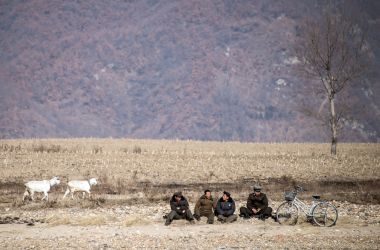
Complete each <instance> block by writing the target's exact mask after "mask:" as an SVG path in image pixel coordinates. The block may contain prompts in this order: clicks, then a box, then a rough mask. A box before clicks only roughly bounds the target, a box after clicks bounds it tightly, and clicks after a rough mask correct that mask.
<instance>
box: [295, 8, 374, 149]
mask: <svg viewBox="0 0 380 250" xmlns="http://www.w3.org/2000/svg"><path fill="white" fill-rule="evenodd" d="M353 20H354V19H353V18H352V17H351V16H350V17H348V16H347V15H345V14H344V13H343V14H342V13H340V11H338V8H336V9H333V8H332V7H331V6H329V7H328V8H327V10H326V11H325V12H324V14H323V15H322V17H321V18H320V19H315V20H311V21H308V22H305V25H304V26H303V29H302V30H303V34H304V35H303V36H302V38H301V41H300V44H298V46H299V47H297V48H298V57H299V58H301V62H302V65H301V67H302V68H303V69H304V70H303V71H304V72H305V73H306V74H307V75H308V76H309V77H312V78H317V79H319V80H320V81H321V83H322V86H323V89H324V91H325V96H326V98H327V99H328V101H329V104H330V106H329V116H328V119H327V120H326V123H327V124H328V125H329V127H330V129H331V141H332V146H331V153H332V154H336V144H337V141H338V140H337V133H338V130H339V129H340V128H341V126H340V124H339V122H340V121H341V118H342V116H343V113H342V111H338V110H336V107H335V106H336V105H335V99H336V95H337V94H339V93H340V92H341V91H342V90H343V89H344V88H345V87H346V86H347V85H349V84H352V83H354V80H356V79H358V78H359V77H360V76H362V75H363V74H364V73H365V72H366V69H367V67H368V63H367V62H368V61H367V60H366V59H367V58H368V53H367V52H368V51H367V48H366V30H365V29H362V28H361V27H360V26H359V25H358V24H357V23H355V22H354V21H353ZM318 116H321V114H320V112H318Z"/></svg>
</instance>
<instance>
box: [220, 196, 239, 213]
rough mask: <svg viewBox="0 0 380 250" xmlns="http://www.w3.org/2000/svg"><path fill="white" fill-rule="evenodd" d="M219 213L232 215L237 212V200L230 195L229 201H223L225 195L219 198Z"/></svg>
mask: <svg viewBox="0 0 380 250" xmlns="http://www.w3.org/2000/svg"><path fill="white" fill-rule="evenodd" d="M216 212H217V214H218V215H224V216H230V215H233V214H234V212H235V201H234V200H233V199H232V198H231V197H230V198H228V200H227V201H223V197H222V198H220V199H219V200H218V203H217V205H216Z"/></svg>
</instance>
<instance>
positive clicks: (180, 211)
mask: <svg viewBox="0 0 380 250" xmlns="http://www.w3.org/2000/svg"><path fill="white" fill-rule="evenodd" d="M170 208H171V211H170V213H169V214H168V215H167V217H166V222H165V226H169V225H170V223H172V221H173V220H180V219H186V220H188V221H190V223H191V224H193V223H194V217H193V215H192V213H191V211H190V208H189V203H188V202H187V200H186V198H185V197H184V196H183V195H182V193H181V192H175V193H174V195H173V196H172V198H171V200H170Z"/></svg>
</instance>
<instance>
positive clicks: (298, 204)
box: [291, 196, 316, 216]
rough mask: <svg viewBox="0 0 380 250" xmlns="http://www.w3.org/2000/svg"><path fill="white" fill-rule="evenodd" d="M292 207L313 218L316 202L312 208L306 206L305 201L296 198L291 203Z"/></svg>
mask: <svg viewBox="0 0 380 250" xmlns="http://www.w3.org/2000/svg"><path fill="white" fill-rule="evenodd" d="M291 203H292V205H294V206H296V207H297V208H298V210H301V211H302V212H303V213H304V214H305V215H306V216H311V212H312V211H313V208H314V207H315V205H316V204H315V201H314V200H313V204H312V205H311V206H308V205H306V204H305V203H304V202H303V201H301V200H300V199H298V198H297V196H296V197H294V200H292V201H291Z"/></svg>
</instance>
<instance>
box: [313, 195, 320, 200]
mask: <svg viewBox="0 0 380 250" xmlns="http://www.w3.org/2000/svg"><path fill="white" fill-rule="evenodd" d="M312 197H313V198H314V199H316V200H319V199H320V198H321V196H319V195H313V196H312Z"/></svg>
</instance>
